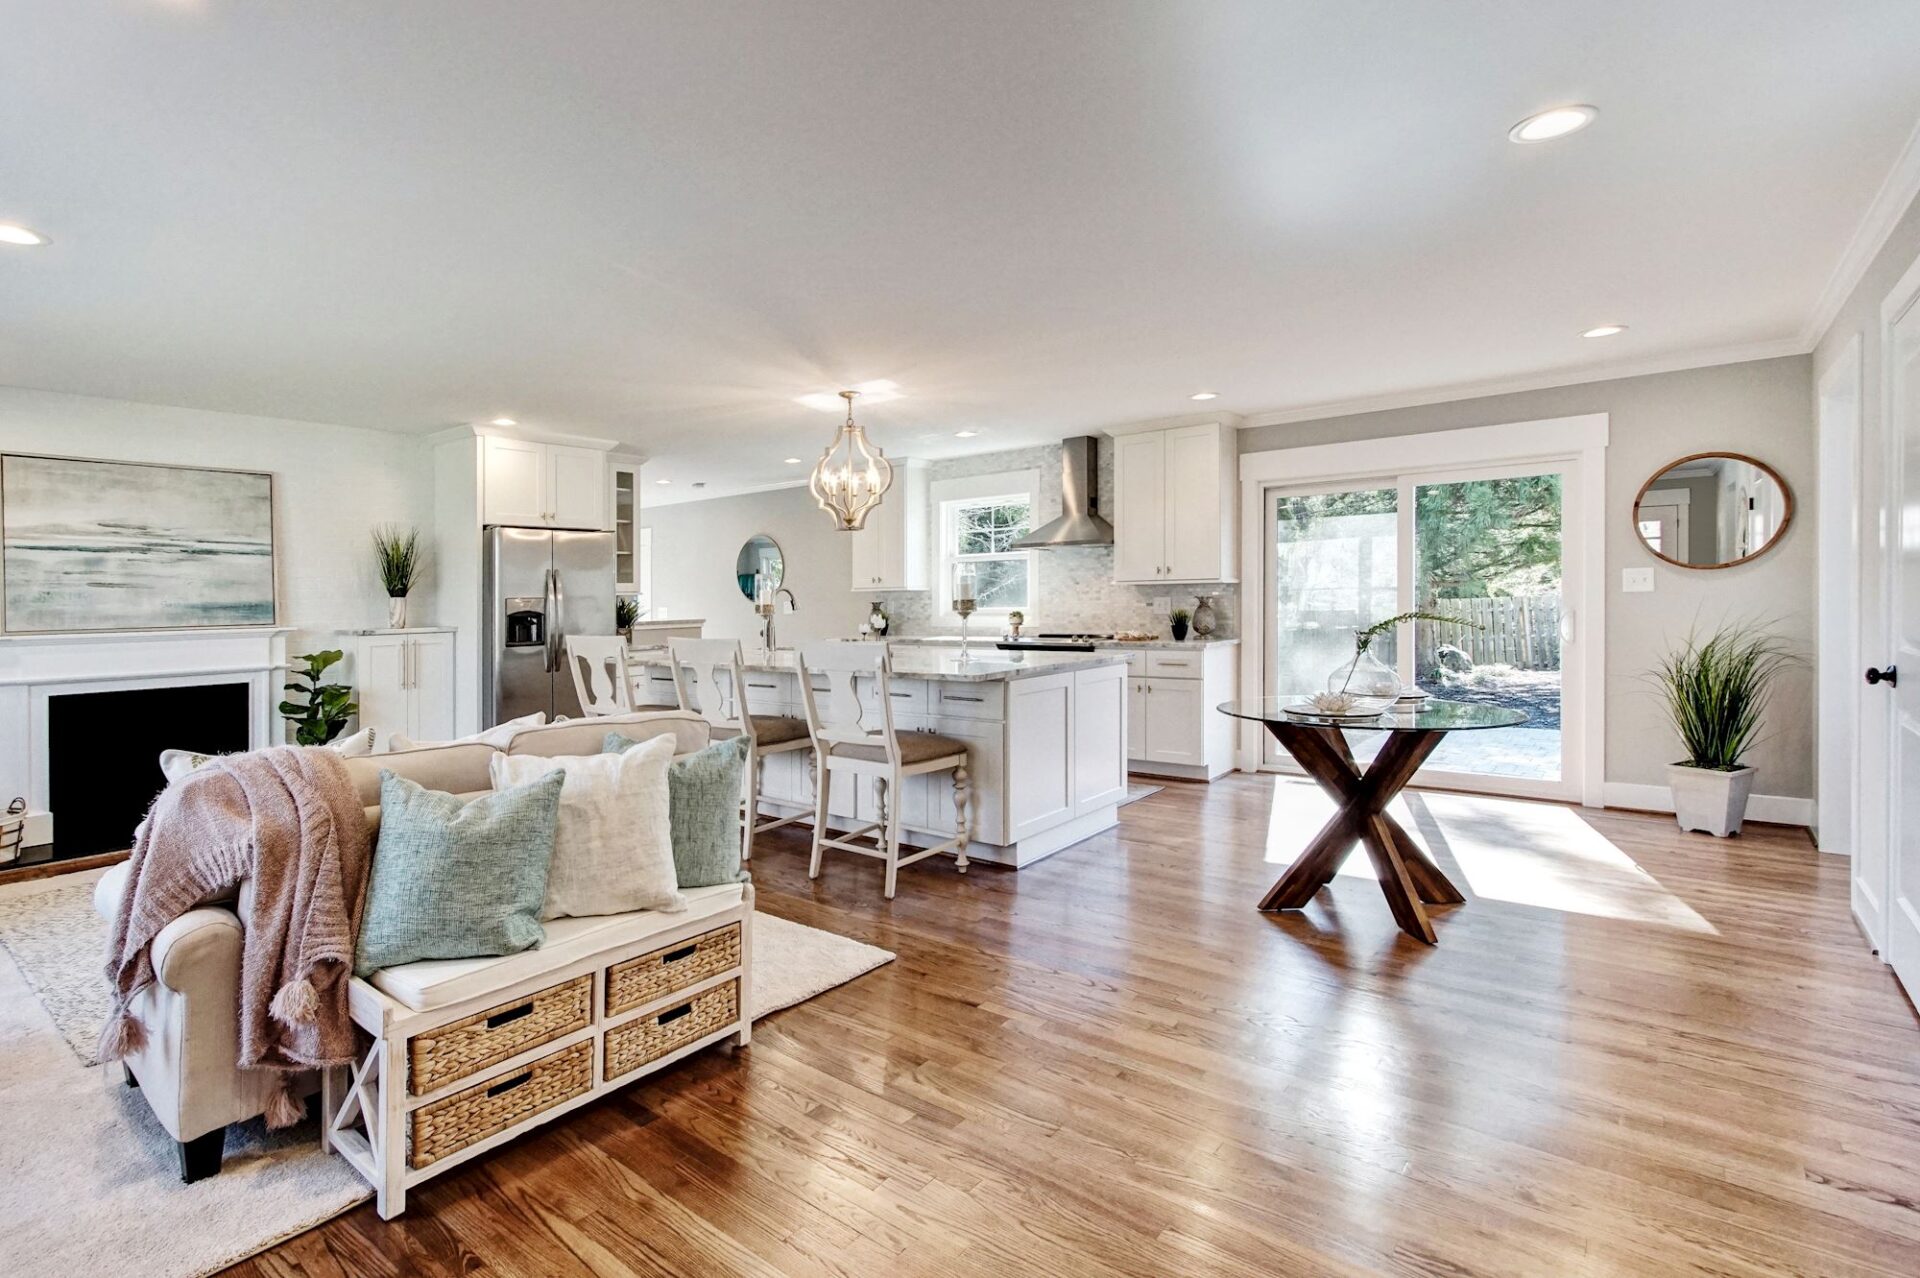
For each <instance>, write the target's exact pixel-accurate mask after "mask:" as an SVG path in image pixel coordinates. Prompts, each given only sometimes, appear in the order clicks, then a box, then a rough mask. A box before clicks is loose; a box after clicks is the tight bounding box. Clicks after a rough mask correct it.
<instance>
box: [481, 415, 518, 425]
mask: <svg viewBox="0 0 1920 1278" xmlns="http://www.w3.org/2000/svg"><path fill="white" fill-rule="evenodd" d="M488 424H489V425H492V426H518V425H519V424H520V423H519V422H516V421H515V420H513V418H511V417H496V418H494V419H493V421H491V422H490V423H488Z"/></svg>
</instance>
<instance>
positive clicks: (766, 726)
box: [667, 639, 813, 861]
mask: <svg viewBox="0 0 1920 1278" xmlns="http://www.w3.org/2000/svg"><path fill="white" fill-rule="evenodd" d="M667 653H668V656H669V659H670V660H671V662H672V665H673V688H674V692H675V693H676V694H677V695H678V697H679V699H680V708H681V709H682V710H691V711H693V712H694V713H695V714H698V715H699V716H700V717H701V718H703V719H705V720H706V721H707V736H708V739H709V740H713V741H725V740H727V739H728V738H729V737H739V736H744V737H745V738H746V739H747V777H746V789H747V792H746V806H745V807H744V809H743V812H744V813H745V815H744V816H743V817H742V819H741V823H740V824H741V830H742V833H741V847H740V859H741V860H742V861H751V860H752V859H753V836H754V835H756V834H764V833H766V832H767V831H768V830H777V829H779V828H780V827H781V826H783V825H796V824H804V823H805V822H806V819H807V818H805V817H799V816H791V817H776V818H774V819H773V820H770V821H762V820H761V819H760V788H761V782H762V781H763V780H764V776H763V772H764V769H765V766H766V762H767V756H768V755H771V754H788V753H791V752H793V751H795V750H811V749H812V748H813V739H812V737H811V735H810V734H809V733H808V732H807V725H806V721H805V720H803V719H795V718H793V717H792V716H791V715H784V714H754V713H753V712H752V711H751V710H750V709H748V707H747V699H746V695H745V689H746V686H747V676H746V669H745V664H744V662H743V661H742V658H741V654H740V641H739V640H738V639H669V640H667Z"/></svg>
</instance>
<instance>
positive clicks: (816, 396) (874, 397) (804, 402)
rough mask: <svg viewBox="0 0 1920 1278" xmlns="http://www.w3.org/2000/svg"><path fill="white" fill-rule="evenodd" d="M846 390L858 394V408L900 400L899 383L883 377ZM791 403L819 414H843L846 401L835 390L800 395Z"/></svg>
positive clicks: (845, 409) (845, 408)
mask: <svg viewBox="0 0 1920 1278" xmlns="http://www.w3.org/2000/svg"><path fill="white" fill-rule="evenodd" d="M847 389H848V390H851V391H858V392H860V406H861V407H862V408H865V407H866V406H867V405H869V404H884V403H886V402H887V401H888V400H890V399H899V398H900V383H899V382H895V381H889V380H887V379H886V378H884V377H883V378H881V379H880V380H878V381H873V382H860V383H858V384H856V385H853V386H849V387H847ZM793 402H794V403H796V404H799V405H801V406H803V407H806V408H811V409H813V410H814V411H816V412H821V413H844V412H846V411H847V401H846V400H844V399H842V398H841V396H840V392H839V391H837V390H832V391H815V392H813V393H812V394H811V395H800V396H797V397H796V398H795V399H794V401H793Z"/></svg>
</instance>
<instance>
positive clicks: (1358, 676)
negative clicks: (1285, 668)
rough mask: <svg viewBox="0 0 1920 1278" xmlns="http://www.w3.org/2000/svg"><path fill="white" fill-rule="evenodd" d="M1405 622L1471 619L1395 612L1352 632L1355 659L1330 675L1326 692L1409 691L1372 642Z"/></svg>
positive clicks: (1380, 694) (1358, 694) (1376, 694)
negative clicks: (1377, 654)
mask: <svg viewBox="0 0 1920 1278" xmlns="http://www.w3.org/2000/svg"><path fill="white" fill-rule="evenodd" d="M1403 621H1437V622H1447V623H1451V624H1458V625H1468V626H1471V625H1472V624H1473V623H1472V622H1462V621H1461V620H1460V619H1459V618H1458V617H1448V616H1444V615H1443V614H1441V613H1437V612H1422V611H1419V610H1417V609H1416V610H1415V611H1413V612H1402V613H1396V614H1395V615H1393V616H1391V617H1388V618H1386V619H1385V620H1382V621H1376V622H1374V623H1373V624H1372V625H1370V626H1365V627H1362V628H1361V629H1359V630H1355V631H1354V632H1353V659H1352V660H1350V661H1347V662H1344V663H1342V664H1341V665H1339V666H1337V667H1335V668H1334V671H1333V673H1332V674H1331V675H1329V676H1327V691H1328V692H1330V693H1334V694H1336V695H1347V696H1355V697H1387V698H1397V697H1399V696H1400V694H1401V693H1402V692H1404V691H1405V690H1406V685H1405V684H1404V683H1402V682H1401V680H1400V676H1399V674H1398V673H1397V672H1396V671H1395V670H1394V668H1393V667H1392V666H1389V665H1388V664H1387V663H1386V662H1384V661H1382V660H1380V658H1379V657H1376V656H1375V655H1374V654H1373V641H1374V640H1375V639H1378V638H1379V637H1380V636H1381V635H1384V634H1386V633H1388V632H1389V631H1391V630H1393V629H1394V628H1395V627H1396V626H1398V625H1399V624H1400V623H1401V622H1403Z"/></svg>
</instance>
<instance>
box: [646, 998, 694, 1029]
mask: <svg viewBox="0 0 1920 1278" xmlns="http://www.w3.org/2000/svg"><path fill="white" fill-rule="evenodd" d="M691 1015H693V1004H691V1003H682V1004H681V1005H680V1006H678V1007H676V1008H674V1009H673V1010H672V1011H669V1012H662V1013H660V1015H658V1016H656V1017H654V1018H653V1023H654V1024H655V1025H670V1024H672V1023H673V1022H674V1021H677V1020H679V1019H680V1018H681V1017H683V1016H691Z"/></svg>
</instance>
